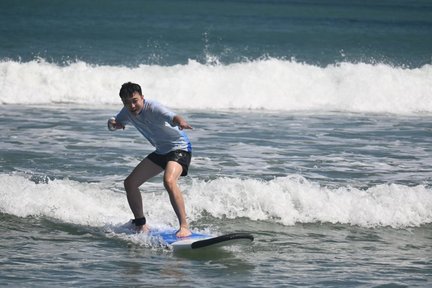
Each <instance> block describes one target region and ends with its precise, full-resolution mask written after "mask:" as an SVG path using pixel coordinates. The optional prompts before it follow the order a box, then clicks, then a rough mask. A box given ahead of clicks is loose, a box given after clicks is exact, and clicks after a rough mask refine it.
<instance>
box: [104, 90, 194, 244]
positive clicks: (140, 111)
mask: <svg viewBox="0 0 432 288" xmlns="http://www.w3.org/2000/svg"><path fill="white" fill-rule="evenodd" d="M119 94H120V97H121V99H122V101H123V104H124V107H123V109H122V110H121V111H120V112H119V113H118V114H117V116H116V117H115V118H114V117H113V118H111V119H110V120H108V128H109V129H110V130H116V129H124V127H125V125H126V124H128V123H131V124H132V125H134V126H135V128H136V129H137V130H138V131H139V132H140V133H141V134H142V135H143V136H144V137H145V138H146V139H147V140H148V141H149V142H150V143H151V144H152V145H153V146H154V147H155V148H156V150H155V151H154V152H153V153H151V154H149V155H148V156H147V157H146V158H144V160H142V161H141V162H140V163H139V164H138V165H137V166H136V167H135V169H134V170H133V171H132V173H131V174H130V175H129V176H128V177H127V178H126V179H125V180H124V187H125V190H126V195H127V199H128V202H129V206H130V208H131V210H132V213H133V214H134V216H135V220H133V223H135V225H136V229H137V231H138V232H147V231H148V226H147V224H146V218H145V217H144V212H143V204H142V198H141V193H140V191H139V187H140V186H141V185H142V184H143V183H144V182H146V181H147V180H149V179H150V178H152V177H154V176H156V175H158V174H159V173H161V172H162V171H165V172H164V175H163V183H164V187H165V189H166V190H167V191H168V194H169V198H170V201H171V205H172V206H173V208H174V211H175V213H176V215H177V218H178V220H179V224H180V228H179V230H178V231H177V233H176V235H177V237H187V236H189V235H190V234H191V232H190V230H189V227H188V223H187V220H186V211H185V205H184V200H183V195H182V192H181V191H180V188H179V187H178V185H177V180H178V179H179V177H180V176H186V175H187V173H188V168H189V164H190V160H191V156H192V155H191V153H192V146H191V143H190V141H189V138H188V137H187V135H186V133H185V132H184V131H182V130H183V129H192V127H191V126H190V125H189V124H188V123H187V122H186V120H185V119H184V118H183V117H181V116H180V115H176V114H175V113H173V112H171V111H170V110H168V109H166V108H165V107H164V106H162V105H161V104H159V103H158V102H156V101H152V100H148V99H144V96H143V95H142V91H141V87H140V86H139V85H138V84H135V83H131V82H128V83H125V84H123V85H122V87H121V89H120V93H119Z"/></svg>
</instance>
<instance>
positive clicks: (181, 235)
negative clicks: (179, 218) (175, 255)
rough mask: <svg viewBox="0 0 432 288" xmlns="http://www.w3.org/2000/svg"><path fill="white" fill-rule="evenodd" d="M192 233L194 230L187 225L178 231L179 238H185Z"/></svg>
mask: <svg viewBox="0 0 432 288" xmlns="http://www.w3.org/2000/svg"><path fill="white" fill-rule="evenodd" d="M190 235H192V232H191V231H190V230H189V229H188V228H187V227H180V229H179V230H178V231H177V233H176V236H177V237H178V238H184V237H188V236H190Z"/></svg>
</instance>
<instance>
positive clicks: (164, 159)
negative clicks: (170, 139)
mask: <svg viewBox="0 0 432 288" xmlns="http://www.w3.org/2000/svg"><path fill="white" fill-rule="evenodd" d="M147 158H148V159H149V160H150V161H152V162H153V163H155V164H156V165H158V166H160V167H161V168H163V169H164V170H165V168H166V165H167V164H168V161H174V162H177V163H179V164H180V165H181V166H182V167H183V171H182V174H181V176H186V175H187V174H188V170H189V165H190V162H191V158H192V154H191V153H190V152H187V151H183V150H176V151H171V152H169V153H168V154H165V155H162V154H156V152H153V153H151V154H150V155H148V156H147Z"/></svg>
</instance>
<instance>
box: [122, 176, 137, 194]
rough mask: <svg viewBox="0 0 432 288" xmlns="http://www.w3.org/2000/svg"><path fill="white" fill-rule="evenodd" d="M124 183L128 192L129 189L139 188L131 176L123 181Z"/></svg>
mask: <svg viewBox="0 0 432 288" xmlns="http://www.w3.org/2000/svg"><path fill="white" fill-rule="evenodd" d="M123 185H124V188H125V190H126V192H128V191H130V190H132V189H134V188H138V187H137V185H136V184H135V183H134V181H133V180H132V179H131V178H130V177H127V178H126V179H125V180H124V181H123Z"/></svg>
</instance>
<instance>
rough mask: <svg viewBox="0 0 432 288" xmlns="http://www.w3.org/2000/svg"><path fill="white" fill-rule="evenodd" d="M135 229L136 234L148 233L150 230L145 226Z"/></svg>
mask: <svg viewBox="0 0 432 288" xmlns="http://www.w3.org/2000/svg"><path fill="white" fill-rule="evenodd" d="M135 229H136V232H137V233H148V232H149V231H150V228H149V227H148V225H147V224H145V225H142V226H135Z"/></svg>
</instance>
